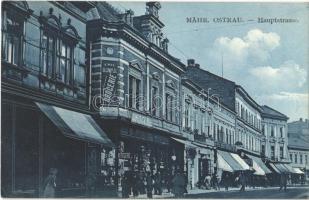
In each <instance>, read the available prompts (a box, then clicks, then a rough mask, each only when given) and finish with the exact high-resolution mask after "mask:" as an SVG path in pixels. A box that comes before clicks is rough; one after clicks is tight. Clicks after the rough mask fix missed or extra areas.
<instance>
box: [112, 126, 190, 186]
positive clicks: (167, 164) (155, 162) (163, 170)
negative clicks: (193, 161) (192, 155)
mask: <svg viewBox="0 0 309 200" xmlns="http://www.w3.org/2000/svg"><path fill="white" fill-rule="evenodd" d="M119 130H120V131H119V133H120V135H119V138H118V142H117V143H118V148H117V150H118V174H119V179H118V185H119V186H121V185H120V183H121V180H122V178H123V177H124V175H125V173H127V174H133V175H137V176H139V178H145V177H146V175H147V174H149V173H150V174H151V175H156V174H157V173H159V174H160V176H161V179H162V183H163V184H164V185H163V187H168V186H167V184H168V183H170V181H171V178H172V177H173V175H174V174H175V173H176V172H177V170H181V171H184V170H185V168H184V164H185V163H184V156H185V153H184V146H185V145H184V144H183V143H181V142H179V141H177V140H175V139H173V137H170V136H167V135H163V134H162V133H161V132H160V131H156V130H153V129H151V130H150V129H146V128H141V127H138V126H133V125H132V126H128V125H125V124H123V125H122V126H121V128H120V129H119Z"/></svg>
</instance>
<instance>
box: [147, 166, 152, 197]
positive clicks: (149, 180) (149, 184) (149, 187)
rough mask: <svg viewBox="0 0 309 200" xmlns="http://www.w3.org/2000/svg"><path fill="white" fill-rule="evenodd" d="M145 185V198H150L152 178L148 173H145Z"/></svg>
mask: <svg viewBox="0 0 309 200" xmlns="http://www.w3.org/2000/svg"><path fill="white" fill-rule="evenodd" d="M146 184H147V197H148V198H152V190H153V178H152V176H151V173H150V172H148V173H147V177H146Z"/></svg>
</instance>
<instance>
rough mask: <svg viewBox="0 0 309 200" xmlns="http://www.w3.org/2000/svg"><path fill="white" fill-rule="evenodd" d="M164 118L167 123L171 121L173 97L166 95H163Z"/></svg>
mask: <svg viewBox="0 0 309 200" xmlns="http://www.w3.org/2000/svg"><path fill="white" fill-rule="evenodd" d="M165 118H166V120H168V121H171V122H172V121H173V96H172V95H171V94H168V93H167V94H166V95H165ZM195 121H196V120H195Z"/></svg>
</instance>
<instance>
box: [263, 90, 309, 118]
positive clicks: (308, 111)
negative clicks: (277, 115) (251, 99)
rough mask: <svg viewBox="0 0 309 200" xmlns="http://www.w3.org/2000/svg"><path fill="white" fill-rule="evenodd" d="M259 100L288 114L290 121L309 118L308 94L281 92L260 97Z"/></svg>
mask: <svg viewBox="0 0 309 200" xmlns="http://www.w3.org/2000/svg"><path fill="white" fill-rule="evenodd" d="M257 100H258V101H259V102H262V103H263V104H266V105H269V106H271V107H272V108H274V109H276V110H278V111H279V112H281V113H284V114H286V115H287V116H288V117H289V118H290V121H295V120H298V119H299V118H300V117H303V118H308V116H309V107H308V106H309V105H308V100H309V94H308V93H295V92H279V93H275V94H272V95H261V96H258V97H257Z"/></svg>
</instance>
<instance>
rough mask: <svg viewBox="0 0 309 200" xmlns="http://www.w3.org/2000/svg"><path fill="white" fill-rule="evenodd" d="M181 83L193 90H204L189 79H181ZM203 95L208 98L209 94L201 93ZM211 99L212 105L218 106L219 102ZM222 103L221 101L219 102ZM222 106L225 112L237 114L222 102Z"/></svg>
mask: <svg viewBox="0 0 309 200" xmlns="http://www.w3.org/2000/svg"><path fill="white" fill-rule="evenodd" d="M181 83H182V84H186V85H188V86H190V87H191V88H193V89H195V90H196V89H200V90H204V89H203V88H202V87H200V86H199V85H198V84H197V83H195V82H194V81H192V80H191V79H189V78H187V77H182V78H181ZM189 84H191V85H189ZM204 91H205V90H204ZM196 92H198V91H197V90H196ZM201 94H204V95H205V97H207V94H205V93H201ZM209 99H210V101H212V103H214V104H216V103H217V101H216V100H215V99H213V97H211V96H210V97H209ZM219 102H220V101H219ZM220 105H221V107H223V108H224V109H225V110H227V111H229V112H231V113H234V114H235V113H236V112H235V111H233V110H231V109H229V108H228V107H227V106H226V105H225V104H224V103H222V102H220Z"/></svg>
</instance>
